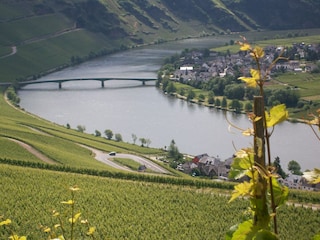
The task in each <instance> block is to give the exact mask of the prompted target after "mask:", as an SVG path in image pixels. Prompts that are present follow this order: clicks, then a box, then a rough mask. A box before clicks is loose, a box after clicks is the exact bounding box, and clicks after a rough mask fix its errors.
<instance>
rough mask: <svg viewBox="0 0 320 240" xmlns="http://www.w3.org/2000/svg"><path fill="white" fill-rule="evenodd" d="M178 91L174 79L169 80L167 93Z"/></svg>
mask: <svg viewBox="0 0 320 240" xmlns="http://www.w3.org/2000/svg"><path fill="white" fill-rule="evenodd" d="M176 91H177V88H176V87H175V86H174V83H173V82H172V81H170V82H169V84H168V86H167V87H166V92H167V93H169V94H170V93H175V92H176Z"/></svg>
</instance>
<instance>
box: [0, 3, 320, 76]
mask: <svg viewBox="0 0 320 240" xmlns="http://www.w3.org/2000/svg"><path fill="white" fill-rule="evenodd" d="M319 11H320V2H319V1H316V0H308V1H307V0H281V1H277V0H261V1H257V0H68V1H67V0H28V1H20V0H2V1H1V2H0V31H1V35H0V71H1V73H2V75H1V76H2V77H1V79H0V81H1V82H5V81H14V80H18V81H21V80H23V79H25V78H37V77H39V76H40V75H41V74H43V73H46V72H48V71H51V70H55V69H57V68H58V69H59V68H61V67H66V66H70V65H73V64H78V63H80V62H82V61H86V60H88V59H91V58H94V57H97V56H100V55H105V54H108V53H111V52H113V51H117V50H123V49H126V48H132V47H136V46H138V45H141V44H150V43H151V44H154V43H161V42H163V41H168V40H175V39H182V38H189V37H199V36H207V35H219V34H228V33H231V32H239V31H252V30H274V29H277V30H279V29H305V28H317V27H320V22H319V21H317V19H318V16H319V15H320V14H319ZM43 59H45V61H43ZM17 65H19V66H20V67H19V68H18V71H17V69H16V66H17Z"/></svg>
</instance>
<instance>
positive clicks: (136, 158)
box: [80, 145, 170, 173]
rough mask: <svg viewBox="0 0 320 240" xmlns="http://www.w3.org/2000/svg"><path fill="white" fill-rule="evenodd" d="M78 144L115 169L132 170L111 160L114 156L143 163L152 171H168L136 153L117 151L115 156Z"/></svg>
mask: <svg viewBox="0 0 320 240" xmlns="http://www.w3.org/2000/svg"><path fill="white" fill-rule="evenodd" d="M80 146H82V147H84V148H87V149H89V150H90V151H92V152H93V153H94V155H95V159H96V160H98V161H100V162H103V163H105V164H108V165H109V166H111V167H114V168H117V169H121V170H125V171H132V170H131V169H130V168H128V167H125V166H122V165H120V164H117V163H115V162H114V161H112V160H111V159H112V158H114V157H118V158H129V159H131V160H133V161H136V162H138V163H140V164H141V165H145V166H146V168H148V169H150V170H152V171H154V172H158V173H170V172H169V171H167V170H166V169H164V168H162V167H160V166H159V165H157V164H156V163H154V162H152V161H150V160H148V159H145V158H142V157H139V156H136V155H132V154H124V153H117V154H116V156H110V155H109V154H108V153H106V152H103V151H101V150H98V149H95V148H91V147H88V146H85V145H80Z"/></svg>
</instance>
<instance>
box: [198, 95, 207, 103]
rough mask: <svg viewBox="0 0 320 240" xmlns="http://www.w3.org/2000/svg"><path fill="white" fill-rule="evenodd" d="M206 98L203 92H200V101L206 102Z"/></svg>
mask: <svg viewBox="0 0 320 240" xmlns="http://www.w3.org/2000/svg"><path fill="white" fill-rule="evenodd" d="M205 98H206V97H205V96H204V95H203V94H199V96H198V99H199V101H200V102H204V100H205Z"/></svg>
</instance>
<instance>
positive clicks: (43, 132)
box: [0, 95, 161, 169]
mask: <svg viewBox="0 0 320 240" xmlns="http://www.w3.org/2000/svg"><path fill="white" fill-rule="evenodd" d="M0 109H1V113H2V114H1V116H0V138H1V141H2V143H3V145H2V146H3V149H6V151H1V154H0V157H1V158H4V157H8V158H9V157H10V159H13V160H26V161H28V160H30V159H33V160H34V158H32V157H30V156H29V155H26V158H23V159H22V156H24V154H25V150H24V149H23V148H21V147H19V146H18V145H17V144H15V143H12V142H11V141H8V140H7V138H14V139H18V140H20V141H22V142H25V143H27V144H29V145H31V146H33V147H34V148H36V149H37V150H38V151H40V152H42V153H44V154H45V155H47V156H48V157H49V158H51V159H53V160H55V161H57V162H58V163H61V164H64V165H69V166H77V167H84V168H94V169H109V167H107V166H106V165H104V164H102V163H100V162H98V161H96V160H95V159H94V158H93V156H91V152H90V151H89V150H87V149H84V148H82V147H80V146H79V145H78V143H81V144H84V145H87V146H90V147H94V148H97V149H100V150H103V151H106V152H109V151H117V152H136V153H138V154H139V153H140V154H159V153H161V151H160V150H158V149H152V148H141V147H138V146H137V145H133V144H128V143H122V142H120V143H118V142H115V141H112V140H110V141H108V140H106V139H104V138H102V137H100V138H98V137H95V136H93V135H89V134H83V133H79V132H77V131H75V130H72V129H66V128H65V127H62V126H58V125H55V124H52V123H50V122H48V121H45V120H42V119H39V118H37V117H34V116H32V115H29V114H27V113H25V112H21V111H19V110H16V109H14V108H12V107H10V106H9V105H8V104H7V103H6V102H5V101H4V98H3V95H1V99H0ZM13 148H14V149H15V153H16V154H12V153H10V152H9V150H8V149H13Z"/></svg>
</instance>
